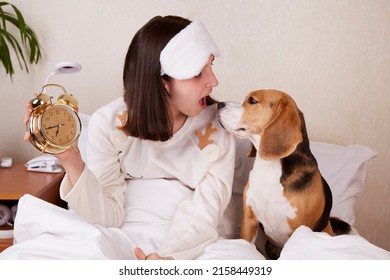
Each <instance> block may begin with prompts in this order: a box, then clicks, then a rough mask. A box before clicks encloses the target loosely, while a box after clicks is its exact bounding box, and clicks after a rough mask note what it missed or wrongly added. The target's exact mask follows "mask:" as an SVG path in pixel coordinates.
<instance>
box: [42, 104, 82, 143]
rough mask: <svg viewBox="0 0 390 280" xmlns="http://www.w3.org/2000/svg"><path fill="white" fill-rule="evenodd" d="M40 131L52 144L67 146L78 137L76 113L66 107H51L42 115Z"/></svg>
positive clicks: (78, 126) (78, 129) (78, 127)
mask: <svg viewBox="0 0 390 280" xmlns="http://www.w3.org/2000/svg"><path fill="white" fill-rule="evenodd" d="M41 131H42V134H43V136H44V137H45V138H46V139H47V140H48V141H49V142H51V143H52V144H54V145H57V146H69V145H72V144H73V142H74V141H75V140H76V139H77V137H78V135H79V132H80V125H79V119H78V117H77V115H76V113H75V112H74V111H73V110H72V109H71V108H69V107H67V106H64V105H56V106H51V107H49V108H48V109H46V110H45V112H44V113H43V114H42V118H41Z"/></svg>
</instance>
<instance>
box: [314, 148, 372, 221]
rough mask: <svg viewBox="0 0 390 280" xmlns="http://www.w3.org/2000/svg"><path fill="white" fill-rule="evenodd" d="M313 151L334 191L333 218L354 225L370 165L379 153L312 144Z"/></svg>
mask: <svg viewBox="0 0 390 280" xmlns="http://www.w3.org/2000/svg"><path fill="white" fill-rule="evenodd" d="M310 149H311V151H312V153H313V155H314V156H315V157H316V159H317V162H318V167H319V169H320V171H321V174H322V176H323V177H324V178H325V180H326V181H327V182H328V185H329V187H330V189H331V190H332V195H333V207H332V211H331V216H334V217H338V218H340V219H342V220H344V221H346V222H347V223H349V224H350V225H353V223H354V222H355V210H354V208H355V203H356V199H357V195H358V194H359V193H360V192H361V191H362V190H363V187H364V179H365V175H366V166H367V162H368V161H369V160H370V159H372V158H374V157H375V156H376V155H377V153H376V152H374V151H373V150H371V149H370V148H368V147H365V146H361V145H351V146H346V147H344V146H339V145H332V144H326V143H321V142H310Z"/></svg>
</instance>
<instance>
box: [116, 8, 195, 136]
mask: <svg viewBox="0 0 390 280" xmlns="http://www.w3.org/2000/svg"><path fill="white" fill-rule="evenodd" d="M190 23H191V21H189V20H188V19H185V18H181V17H177V16H165V17H161V16H157V17H154V18H152V19H151V20H150V21H149V22H147V23H146V24H145V25H144V26H143V27H142V28H141V29H140V30H139V31H138V32H137V33H136V34H135V36H134V38H133V40H132V41H131V43H130V46H129V49H128V51H127V55H126V58H125V63H124V69H123V86H124V99H125V102H126V105H127V109H128V116H127V121H126V123H125V125H124V126H123V127H122V130H123V131H124V132H125V133H126V134H127V135H130V136H133V137H138V138H140V139H147V140H154V141H166V140H168V139H170V138H171V137H172V135H173V132H172V117H171V111H170V108H169V105H168V100H167V99H168V96H169V94H168V92H167V91H166V89H165V87H164V84H163V80H162V79H169V78H170V77H168V76H166V75H164V76H161V64H160V53H161V51H162V50H163V49H164V47H165V46H166V45H167V44H168V42H169V41H170V40H171V39H172V38H173V37H174V36H175V35H176V34H177V33H179V32H180V31H181V30H182V29H184V28H185V27H186V26H187V25H188V24H190Z"/></svg>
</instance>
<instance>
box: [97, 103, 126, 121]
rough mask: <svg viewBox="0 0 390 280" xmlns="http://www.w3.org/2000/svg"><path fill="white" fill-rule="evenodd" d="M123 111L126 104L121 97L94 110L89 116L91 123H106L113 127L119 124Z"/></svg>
mask: <svg viewBox="0 0 390 280" xmlns="http://www.w3.org/2000/svg"><path fill="white" fill-rule="evenodd" d="M125 111H126V103H125V102H124V100H123V97H120V98H117V99H115V100H114V101H112V102H110V103H108V104H106V105H104V106H103V107H101V108H99V109H98V110H96V111H95V112H94V113H93V114H92V116H91V122H92V123H98V124H104V123H108V124H111V125H113V126H114V125H118V124H117V123H118V122H120V116H122V115H123V114H124V113H125Z"/></svg>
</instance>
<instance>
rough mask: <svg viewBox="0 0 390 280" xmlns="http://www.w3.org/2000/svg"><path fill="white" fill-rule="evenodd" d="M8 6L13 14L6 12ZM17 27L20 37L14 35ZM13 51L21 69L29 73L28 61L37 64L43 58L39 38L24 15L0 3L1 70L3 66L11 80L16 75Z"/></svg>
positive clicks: (11, 5)
mask: <svg viewBox="0 0 390 280" xmlns="http://www.w3.org/2000/svg"><path fill="white" fill-rule="evenodd" d="M6 6H9V8H10V9H9V10H10V11H11V12H8V11H6V10H4V8H5V7H6ZM15 27H16V29H17V30H18V31H19V35H18V36H17V35H15V34H12V32H14V33H15ZM16 33H17V32H16ZM12 50H13V52H14V53H15V56H16V58H17V60H18V62H19V66H20V68H21V69H22V70H24V69H25V70H26V71H27V73H28V66H27V61H28V62H29V63H30V64H33V63H35V64H37V63H38V61H39V59H40V58H41V49H40V46H39V42H38V39H37V36H36V35H35V33H34V31H33V30H32V29H31V28H30V27H29V26H28V25H27V24H26V22H25V20H24V18H23V15H22V13H21V12H20V11H19V9H18V8H17V7H16V6H15V5H13V4H10V3H7V2H0V62H1V63H0V69H1V67H2V65H3V66H4V68H5V72H6V74H7V75H9V76H10V79H11V80H12V75H13V74H14V73H15V72H14V66H13V63H12V58H13V56H12V54H11V53H12Z"/></svg>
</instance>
